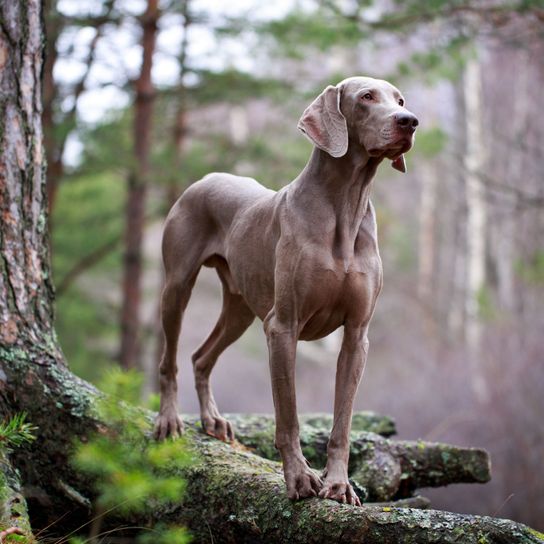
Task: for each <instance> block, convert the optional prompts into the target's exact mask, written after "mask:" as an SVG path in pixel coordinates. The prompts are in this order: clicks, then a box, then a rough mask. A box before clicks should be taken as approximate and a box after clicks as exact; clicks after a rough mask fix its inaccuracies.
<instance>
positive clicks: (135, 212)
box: [120, 0, 159, 368]
mask: <svg viewBox="0 0 544 544" xmlns="http://www.w3.org/2000/svg"><path fill="white" fill-rule="evenodd" d="M158 19H159V8H158V0H148V2H147V9H146V11H145V13H144V15H143V17H142V28H143V37H142V48H143V56H142V67H141V70H140V77H139V78H138V81H137V82H136V101H135V105H134V167H133V168H132V169H131V172H130V174H129V177H128V195H127V205H126V212H125V217H126V227H125V228H126V230H125V255H124V262H123V298H122V309H121V348H120V362H121V366H122V367H123V368H134V367H138V366H139V357H138V355H139V352H140V297H141V276H142V237H143V230H144V216H145V203H146V194H147V182H148V176H149V155H150V138H151V126H152V118H151V116H152V113H153V102H154V99H155V90H154V88H153V82H152V80H151V67H152V64H153V53H154V51H155V39H156V33H157V21H158Z"/></svg>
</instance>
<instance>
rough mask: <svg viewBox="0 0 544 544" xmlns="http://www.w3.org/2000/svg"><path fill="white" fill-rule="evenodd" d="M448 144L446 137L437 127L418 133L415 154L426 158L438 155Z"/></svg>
mask: <svg viewBox="0 0 544 544" xmlns="http://www.w3.org/2000/svg"><path fill="white" fill-rule="evenodd" d="M447 143H448V135H447V134H446V133H445V132H444V131H443V130H442V129H441V128H439V127H432V128H430V129H428V130H422V131H418V133H417V147H416V152H417V153H421V154H422V155H423V156H424V157H426V158H429V159H430V158H432V157H436V155H439V154H440V153H441V152H442V151H443V149H444V147H445V146H446V144H447Z"/></svg>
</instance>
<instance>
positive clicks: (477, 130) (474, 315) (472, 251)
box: [464, 58, 489, 402]
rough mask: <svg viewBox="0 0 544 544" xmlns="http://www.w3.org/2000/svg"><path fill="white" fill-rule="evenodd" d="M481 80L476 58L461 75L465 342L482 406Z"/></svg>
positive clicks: (483, 219) (484, 394) (485, 391)
mask: <svg viewBox="0 0 544 544" xmlns="http://www.w3.org/2000/svg"><path fill="white" fill-rule="evenodd" d="M481 98H482V80H481V73H480V61H479V59H478V58H473V59H470V60H469V61H468V62H467V66H466V68H465V73H464V99H465V110H466V112H465V113H466V117H465V119H466V143H467V147H466V150H465V156H464V163H465V185H466V202H467V291H466V299H465V304H466V309H465V312H466V322H465V339H466V342H467V347H468V350H469V356H470V361H471V366H472V380H471V384H472V388H473V391H474V394H475V396H476V398H477V399H478V400H479V401H481V402H483V401H485V400H486V399H487V398H488V397H489V393H488V387H487V384H486V382H485V378H484V375H483V369H482V364H483V361H482V356H481V338H482V322H481V315H480V303H481V297H482V294H483V289H484V287H485V258H486V230H485V227H486V205H485V195H484V190H485V187H484V184H483V182H482V178H481V176H482V173H483V167H484V163H485V145H484V140H483V131H482V128H483V111H482V103H481Z"/></svg>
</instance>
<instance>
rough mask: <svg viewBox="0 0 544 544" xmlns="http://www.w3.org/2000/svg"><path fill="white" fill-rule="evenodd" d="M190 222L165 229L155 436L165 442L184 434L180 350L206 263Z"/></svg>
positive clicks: (201, 243) (176, 220) (177, 220)
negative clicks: (182, 331)
mask: <svg viewBox="0 0 544 544" xmlns="http://www.w3.org/2000/svg"><path fill="white" fill-rule="evenodd" d="M185 219H186V218H181V220H180V218H178V217H176V218H174V219H173V220H172V221H170V222H169V223H168V222H167V225H166V227H165V231H164V236H163V261H164V266H165V273H166V277H165V286H164V289H163V292H162V297H161V320H162V328H163V332H164V340H165V342H164V352H163V355H162V358H161V362H160V365H159V386H160V393H161V404H160V410H159V415H158V417H157V420H156V422H155V430H154V436H155V438H157V439H158V440H162V439H164V438H166V437H167V436H177V435H179V434H181V433H182V432H183V422H182V420H181V418H180V417H179V415H178V413H177V390H178V386H177V380H176V376H177V372H178V368H177V362H176V356H177V347H178V338H179V333H180V329H181V323H182V320H183V314H184V312H185V308H186V307H187V303H188V302H189V297H190V296H191V291H192V289H193V285H194V283H195V280H196V277H197V275H198V272H199V270H200V267H201V265H202V262H203V259H204V257H203V253H204V250H205V240H203V239H202V240H199V239H195V236H194V231H193V230H191V226H190V225H189V224H188V221H186V220H185Z"/></svg>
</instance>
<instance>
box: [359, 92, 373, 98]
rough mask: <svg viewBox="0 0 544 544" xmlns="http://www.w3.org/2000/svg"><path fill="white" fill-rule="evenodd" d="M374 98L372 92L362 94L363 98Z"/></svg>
mask: <svg viewBox="0 0 544 544" xmlns="http://www.w3.org/2000/svg"><path fill="white" fill-rule="evenodd" d="M372 98H373V97H372V94H370V93H366V94H364V95H363V96H361V99H362V100H372Z"/></svg>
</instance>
